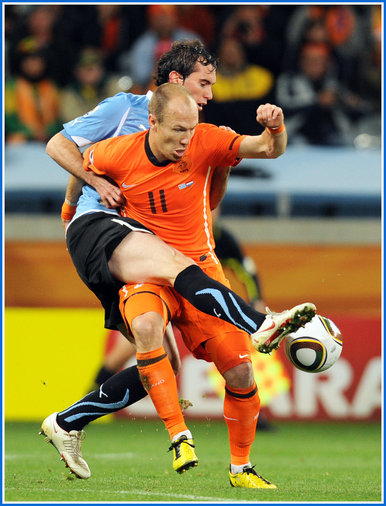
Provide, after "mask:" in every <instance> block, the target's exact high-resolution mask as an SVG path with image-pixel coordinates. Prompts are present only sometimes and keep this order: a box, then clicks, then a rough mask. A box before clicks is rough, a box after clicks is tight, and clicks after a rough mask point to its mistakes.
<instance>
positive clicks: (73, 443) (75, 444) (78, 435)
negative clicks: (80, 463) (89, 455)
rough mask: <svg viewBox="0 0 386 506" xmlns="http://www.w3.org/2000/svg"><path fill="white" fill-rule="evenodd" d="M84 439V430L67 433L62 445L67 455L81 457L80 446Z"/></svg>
mask: <svg viewBox="0 0 386 506" xmlns="http://www.w3.org/2000/svg"><path fill="white" fill-rule="evenodd" d="M85 438H86V433H85V432H84V430H79V431H77V430H72V431H70V432H69V433H68V437H66V438H65V439H64V441H63V445H64V447H65V449H66V451H67V452H68V453H73V454H75V455H78V456H79V457H81V456H82V452H81V446H82V441H83V440H84V439H85Z"/></svg>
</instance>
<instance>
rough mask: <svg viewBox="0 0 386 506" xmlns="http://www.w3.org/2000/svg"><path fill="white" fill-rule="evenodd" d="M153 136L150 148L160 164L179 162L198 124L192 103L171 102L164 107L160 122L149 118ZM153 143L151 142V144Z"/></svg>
mask: <svg viewBox="0 0 386 506" xmlns="http://www.w3.org/2000/svg"><path fill="white" fill-rule="evenodd" d="M149 120H150V129H151V131H153V135H152V137H151V139H150V148H151V150H152V152H153V154H154V155H155V156H156V158H157V160H159V161H160V162H162V161H165V160H171V161H172V162H177V161H178V160H180V159H181V158H182V157H183V156H184V154H185V152H186V150H187V148H188V146H189V143H190V141H191V139H192V137H193V135H194V130H195V128H196V126H197V123H198V111H197V107H196V106H195V104H194V103H193V101H191V102H190V101H189V102H188V104H187V103H186V102H181V101H178V100H177V101H173V103H171V104H170V105H169V106H167V107H166V109H165V111H164V114H163V120H162V122H158V121H156V120H155V119H154V118H152V115H150V117H149ZM151 141H153V142H151Z"/></svg>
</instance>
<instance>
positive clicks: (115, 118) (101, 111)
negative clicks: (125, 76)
mask: <svg viewBox="0 0 386 506" xmlns="http://www.w3.org/2000/svg"><path fill="white" fill-rule="evenodd" d="M131 101H132V95H131V94H129V93H118V94H117V95H114V96H113V97H109V98H106V99H105V100H103V101H102V102H100V103H99V104H98V105H97V106H96V107H95V108H94V109H92V110H91V111H89V112H88V113H86V114H84V115H83V116H79V117H78V118H75V119H74V120H72V121H69V122H67V123H64V125H63V128H64V131H65V133H66V137H67V138H70V139H71V140H73V141H74V142H75V143H76V144H77V145H78V146H79V147H82V146H87V145H89V144H93V143H95V142H98V141H100V140H103V139H107V138H109V137H113V136H114V135H115V133H116V131H117V130H118V129H119V127H120V124H121V122H122V121H124V119H125V117H126V116H127V114H128V113H129V111H130V108H131Z"/></svg>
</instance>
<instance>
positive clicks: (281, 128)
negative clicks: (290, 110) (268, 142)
mask: <svg viewBox="0 0 386 506" xmlns="http://www.w3.org/2000/svg"><path fill="white" fill-rule="evenodd" d="M266 128H267V130H268V132H269V133H270V134H271V135H279V134H281V133H282V132H284V128H285V127H284V123H282V124H281V125H280V126H279V127H276V128H270V127H266Z"/></svg>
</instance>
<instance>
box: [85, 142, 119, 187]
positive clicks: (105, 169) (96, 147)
mask: <svg viewBox="0 0 386 506" xmlns="http://www.w3.org/2000/svg"><path fill="white" fill-rule="evenodd" d="M115 141H116V139H107V140H104V141H101V142H97V143H96V144H93V145H92V146H90V147H89V148H87V149H86V151H85V152H84V153H83V158H84V159H83V168H84V169H85V170H86V171H89V172H95V174H98V175H100V176H109V177H111V178H114V177H117V176H118V174H117V171H116V169H115V167H117V166H118V165H117V163H116V158H117V154H118V152H119V150H117V149H115V144H116V142H115Z"/></svg>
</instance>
